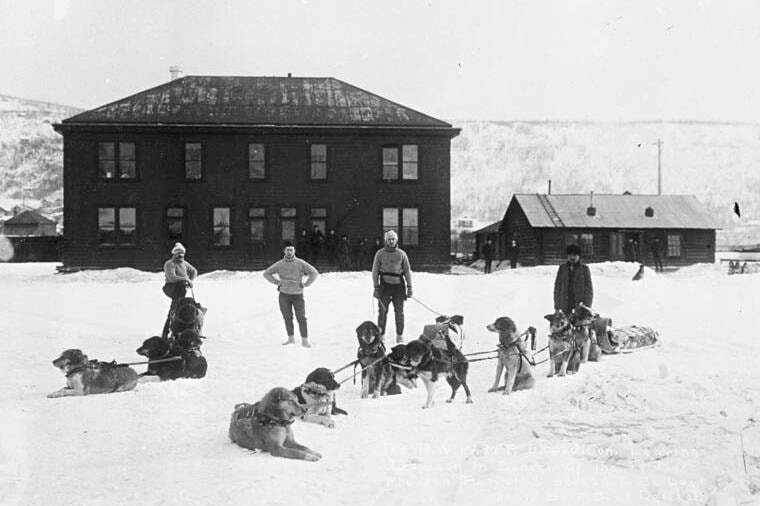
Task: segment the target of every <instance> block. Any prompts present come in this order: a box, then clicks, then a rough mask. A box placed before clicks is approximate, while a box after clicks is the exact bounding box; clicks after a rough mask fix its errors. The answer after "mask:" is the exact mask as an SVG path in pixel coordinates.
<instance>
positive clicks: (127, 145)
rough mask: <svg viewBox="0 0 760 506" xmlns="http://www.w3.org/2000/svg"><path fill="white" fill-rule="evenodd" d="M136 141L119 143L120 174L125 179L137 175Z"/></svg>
mask: <svg viewBox="0 0 760 506" xmlns="http://www.w3.org/2000/svg"><path fill="white" fill-rule="evenodd" d="M135 160H136V158H135V143H134V142H120V143H119V175H120V177H121V178H123V179H130V178H135V177H137V173H136V171H135V167H136V164H135Z"/></svg>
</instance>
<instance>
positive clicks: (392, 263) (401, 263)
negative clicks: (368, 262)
mask: <svg viewBox="0 0 760 506" xmlns="http://www.w3.org/2000/svg"><path fill="white" fill-rule="evenodd" d="M372 282H373V284H374V286H375V291H374V293H373V294H372V296H373V297H375V298H376V299H377V301H378V314H377V326H378V327H380V334H381V335H382V336H383V339H384V337H385V330H386V328H385V324H386V322H387V318H388V311H389V309H390V303H391V302H393V313H394V315H395V316H396V342H397V343H403V342H404V301H405V300H406V299H407V298H408V297H411V296H412V268H411V266H410V265H409V258H408V257H407V256H406V253H405V252H404V250H402V249H401V248H399V247H398V235H397V234H396V232H394V231H393V230H389V231H388V232H386V233H385V247H384V248H382V249H380V250H378V251H377V253H375V259H374V261H373V262H372Z"/></svg>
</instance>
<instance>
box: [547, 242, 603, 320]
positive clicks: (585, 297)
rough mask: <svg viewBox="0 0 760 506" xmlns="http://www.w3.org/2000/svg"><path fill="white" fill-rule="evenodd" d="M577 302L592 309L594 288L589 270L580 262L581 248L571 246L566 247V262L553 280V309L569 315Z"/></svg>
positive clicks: (575, 245) (574, 245)
mask: <svg viewBox="0 0 760 506" xmlns="http://www.w3.org/2000/svg"><path fill="white" fill-rule="evenodd" d="M579 302H583V304H585V305H586V306H588V307H592V304H593V302H594V286H593V284H592V283H591V270H590V269H589V268H588V265H586V264H584V263H583V262H581V248H580V247H579V246H578V245H577V244H571V245H569V246H568V247H567V262H566V263H564V264H562V265H560V266H559V269H558V270H557V277H556V279H555V280H554V309H561V310H562V311H564V312H565V314H570V313H571V312H572V310H573V308H575V306H576V305H578V303H579Z"/></svg>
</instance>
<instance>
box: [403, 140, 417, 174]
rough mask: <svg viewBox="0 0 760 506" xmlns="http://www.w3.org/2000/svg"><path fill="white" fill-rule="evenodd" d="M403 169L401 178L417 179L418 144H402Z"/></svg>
mask: <svg viewBox="0 0 760 506" xmlns="http://www.w3.org/2000/svg"><path fill="white" fill-rule="evenodd" d="M402 158H403V170H402V171H401V179H417V145H416V144H405V145H404V146H402Z"/></svg>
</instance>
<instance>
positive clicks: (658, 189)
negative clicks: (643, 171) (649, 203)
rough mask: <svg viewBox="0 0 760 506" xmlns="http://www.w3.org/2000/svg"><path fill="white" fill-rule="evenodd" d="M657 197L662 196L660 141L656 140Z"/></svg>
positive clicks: (661, 143)
mask: <svg viewBox="0 0 760 506" xmlns="http://www.w3.org/2000/svg"><path fill="white" fill-rule="evenodd" d="M655 144H657V195H662V145H663V144H665V143H664V142H662V139H657V142H655Z"/></svg>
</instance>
